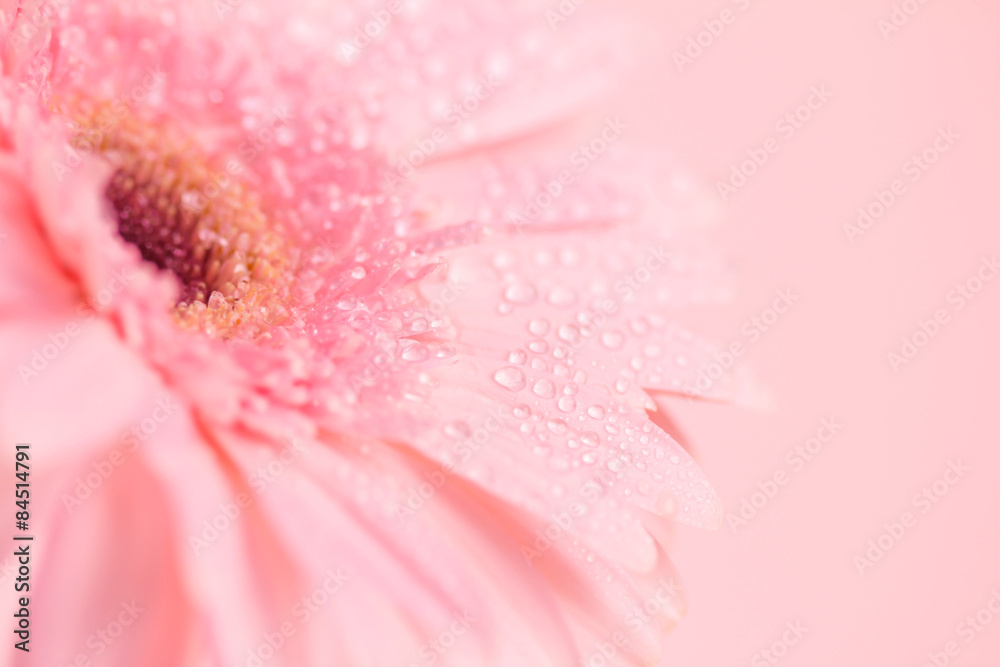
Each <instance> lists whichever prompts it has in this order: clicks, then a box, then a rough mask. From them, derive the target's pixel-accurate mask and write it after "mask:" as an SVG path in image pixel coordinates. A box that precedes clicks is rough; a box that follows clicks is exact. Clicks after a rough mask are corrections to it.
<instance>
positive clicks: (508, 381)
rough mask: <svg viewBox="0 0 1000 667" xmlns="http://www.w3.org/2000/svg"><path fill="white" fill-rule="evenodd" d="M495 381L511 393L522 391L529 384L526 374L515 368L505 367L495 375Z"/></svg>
mask: <svg viewBox="0 0 1000 667" xmlns="http://www.w3.org/2000/svg"><path fill="white" fill-rule="evenodd" d="M493 379H494V380H495V381H496V383H497V384H498V385H500V386H501V387H503V388H505V389H510V390H511V391H521V390H522V389H524V387H525V385H526V384H527V382H526V381H525V379H524V373H522V372H521V370H520V369H518V368H514V367H513V366H504V367H503V368H501V369H500V370H498V371H497V372H496V373H494V374H493Z"/></svg>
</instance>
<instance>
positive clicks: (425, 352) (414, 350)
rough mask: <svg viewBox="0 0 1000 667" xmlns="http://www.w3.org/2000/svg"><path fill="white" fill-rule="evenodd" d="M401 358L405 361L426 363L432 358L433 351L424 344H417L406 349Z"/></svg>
mask: <svg viewBox="0 0 1000 667" xmlns="http://www.w3.org/2000/svg"><path fill="white" fill-rule="evenodd" d="M400 356H402V357H403V360H404V361H424V360H425V359H427V358H428V357H430V356H431V351H430V350H429V349H427V346H426V345H424V344H423V343H416V344H414V345H410V346H408V347H407V348H406V349H404V350H403V353H402V355H400Z"/></svg>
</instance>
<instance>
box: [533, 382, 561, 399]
mask: <svg viewBox="0 0 1000 667" xmlns="http://www.w3.org/2000/svg"><path fill="white" fill-rule="evenodd" d="M532 391H533V392H535V395H536V396H540V397H542V398H552V397H553V396H555V395H556V383H555V382H553V381H552V380H549V379H548V378H543V379H541V380H539V381H538V382H536V383H535V386H534V387H533V388H532Z"/></svg>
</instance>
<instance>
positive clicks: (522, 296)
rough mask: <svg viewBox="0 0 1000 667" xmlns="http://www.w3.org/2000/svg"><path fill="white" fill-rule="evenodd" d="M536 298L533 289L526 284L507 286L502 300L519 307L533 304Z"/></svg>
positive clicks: (536, 294)
mask: <svg viewBox="0 0 1000 667" xmlns="http://www.w3.org/2000/svg"><path fill="white" fill-rule="evenodd" d="M536 296H538V293H537V292H536V291H535V288H534V287H533V286H532V285H529V284H528V283H514V284H512V285H508V286H507V289H505V290H504V291H503V298H505V299H507V300H508V301H510V302H511V303H516V304H520V305H525V304H529V303H531V302H533V301H534V300H535V297H536Z"/></svg>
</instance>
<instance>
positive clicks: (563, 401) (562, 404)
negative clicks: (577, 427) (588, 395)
mask: <svg viewBox="0 0 1000 667" xmlns="http://www.w3.org/2000/svg"><path fill="white" fill-rule="evenodd" d="M556 405H557V406H558V407H559V409H560V410H562V411H563V412H573V411H574V410H576V401H575V400H573V398H572V397H570V396H563V397H562V398H560V399H559V402H558V403H556Z"/></svg>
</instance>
